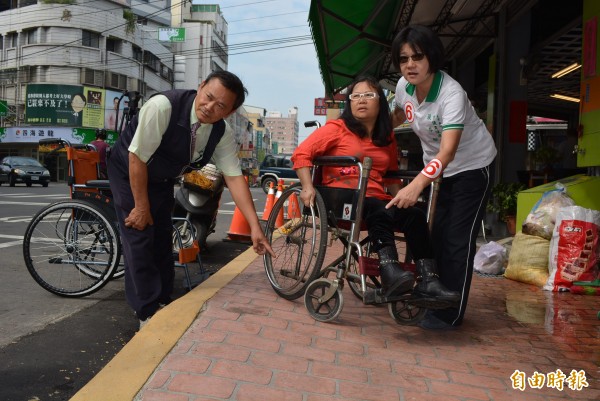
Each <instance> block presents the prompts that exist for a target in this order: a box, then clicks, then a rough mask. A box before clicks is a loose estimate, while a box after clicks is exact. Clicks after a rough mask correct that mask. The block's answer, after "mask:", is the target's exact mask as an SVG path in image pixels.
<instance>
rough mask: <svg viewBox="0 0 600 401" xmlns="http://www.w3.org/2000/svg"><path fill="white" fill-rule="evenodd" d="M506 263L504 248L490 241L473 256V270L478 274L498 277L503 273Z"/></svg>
mask: <svg viewBox="0 0 600 401" xmlns="http://www.w3.org/2000/svg"><path fill="white" fill-rule="evenodd" d="M507 261H508V252H507V251H506V248H504V247H503V246H502V245H500V244H498V243H497V242H494V241H490V242H488V243H487V244H484V245H482V246H481V247H480V248H479V250H478V251H477V253H476V254H475V260H474V264H473V268H474V269H475V271H476V272H479V273H483V274H493V275H499V274H502V273H503V272H504V266H505V265H506V262H507Z"/></svg>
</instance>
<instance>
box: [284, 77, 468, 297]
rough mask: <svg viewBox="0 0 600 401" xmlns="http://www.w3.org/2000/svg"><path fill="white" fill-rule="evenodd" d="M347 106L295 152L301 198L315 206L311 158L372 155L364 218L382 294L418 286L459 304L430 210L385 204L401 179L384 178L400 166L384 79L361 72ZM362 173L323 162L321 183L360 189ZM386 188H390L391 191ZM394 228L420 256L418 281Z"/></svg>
mask: <svg viewBox="0 0 600 401" xmlns="http://www.w3.org/2000/svg"><path fill="white" fill-rule="evenodd" d="M346 105H349V106H350V107H346V108H345V109H344V112H343V113H342V115H341V117H340V118H339V119H337V120H331V121H328V122H327V124H326V125H324V126H323V127H321V128H319V129H317V130H315V131H314V132H313V133H312V134H311V135H310V136H309V137H308V138H307V139H306V140H304V141H303V142H302V143H301V144H300V145H299V146H298V148H296V150H295V151H294V154H293V156H292V161H293V163H294V169H296V172H297V174H298V178H299V179H300V182H301V184H302V191H301V193H300V199H301V201H302V202H303V203H304V205H306V206H311V205H313V203H314V199H315V188H314V186H313V182H312V176H311V171H310V169H311V167H312V166H313V164H312V160H313V159H314V158H315V157H317V156H356V157H357V158H359V159H360V160H363V158H364V157H365V156H368V157H370V158H371V159H372V160H373V166H372V169H371V172H370V175H369V181H368V184H367V193H366V197H365V203H364V213H363V221H364V222H365V223H366V227H367V230H368V233H369V237H370V238H371V244H372V245H371V246H372V249H373V250H374V251H376V252H377V254H378V256H379V270H380V276H381V284H382V288H381V290H380V291H381V294H380V295H381V296H384V297H394V296H399V295H401V294H404V293H407V292H409V291H411V290H412V291H413V296H414V297H423V298H426V299H429V300H431V299H433V300H434V301H442V302H447V303H452V304H453V303H455V302H458V301H459V299H460V295H459V293H458V292H455V291H449V290H448V289H446V288H445V287H444V286H443V285H442V283H441V282H440V281H439V280H438V276H437V269H436V265H435V261H434V259H433V257H434V252H433V249H432V247H431V243H430V240H429V231H428V227H427V221H426V217H425V214H424V213H423V212H422V211H421V210H420V209H418V208H416V207H411V208H406V209H400V208H390V209H386V208H385V206H386V204H387V203H388V202H389V201H390V200H391V199H392V197H393V196H394V195H395V194H396V193H397V192H398V191H399V189H400V185H399V181H398V180H395V181H394V180H390V179H384V175H385V174H386V173H387V172H388V171H396V170H398V147H397V143H396V139H395V137H394V134H393V127H392V120H391V116H390V112H389V108H388V104H387V100H386V98H385V95H384V93H383V89H382V88H381V86H380V85H379V83H378V82H377V81H376V80H375V79H374V78H372V77H361V78H358V79H357V80H356V81H354V82H353V83H352V84H351V85H350V86H349V87H348V94H347V95H346ZM358 180H359V172H358V171H357V168H356V167H331V166H330V167H324V168H323V174H322V184H323V185H326V186H329V187H336V188H356V185H357V182H358ZM386 186H387V190H388V191H389V192H390V193H391V195H390V193H388V192H386ZM394 229H397V230H399V231H401V232H403V233H404V235H405V237H406V242H407V245H408V247H409V249H410V251H411V253H412V255H413V257H414V259H415V261H416V268H417V275H418V277H417V285H416V287H415V288H414V289H413V287H414V283H415V278H414V274H413V273H412V272H410V271H407V270H403V269H402V267H401V265H400V263H399V262H398V251H397V250H396V246H395V241H394Z"/></svg>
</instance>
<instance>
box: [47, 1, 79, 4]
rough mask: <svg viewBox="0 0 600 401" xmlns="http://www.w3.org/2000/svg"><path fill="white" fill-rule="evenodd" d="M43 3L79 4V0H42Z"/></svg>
mask: <svg viewBox="0 0 600 401" xmlns="http://www.w3.org/2000/svg"><path fill="white" fill-rule="evenodd" d="M41 2H42V3H43V4H77V0H41Z"/></svg>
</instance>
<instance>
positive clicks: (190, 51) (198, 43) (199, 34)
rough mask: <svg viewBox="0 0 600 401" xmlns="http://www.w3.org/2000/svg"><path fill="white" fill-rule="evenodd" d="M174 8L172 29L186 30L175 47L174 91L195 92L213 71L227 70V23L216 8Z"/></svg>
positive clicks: (198, 5)
mask: <svg viewBox="0 0 600 401" xmlns="http://www.w3.org/2000/svg"><path fill="white" fill-rule="evenodd" d="M183 3H184V2H176V3H175V4H173V8H172V9H173V13H172V18H171V25H172V26H174V27H181V28H184V29H185V35H186V40H185V42H177V43H174V49H173V51H174V54H175V83H174V87H175V88H176V89H180V88H183V89H189V88H196V87H197V86H198V83H199V82H202V80H203V79H204V78H206V77H207V76H208V74H210V73H211V72H212V71H221V70H227V65H228V53H229V51H228V48H227V32H228V27H227V21H226V20H225V18H224V17H223V14H222V13H221V8H220V6H219V5H218V4H192V5H189V4H185V5H184V4H183Z"/></svg>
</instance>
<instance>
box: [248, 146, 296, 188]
mask: <svg viewBox="0 0 600 401" xmlns="http://www.w3.org/2000/svg"><path fill="white" fill-rule="evenodd" d="M290 157H292V155H267V156H265V159H264V160H263V161H262V163H261V164H260V167H259V170H258V180H259V182H260V186H261V187H262V189H263V191H265V193H268V192H269V186H270V185H271V183H273V186H274V187H276V186H277V183H278V182H279V180H280V179H283V182H284V184H285V185H290V184H293V183H296V182H300V180H299V179H298V175H297V174H296V171H295V170H294V169H293V168H292V166H293V163H292V161H291V160H290Z"/></svg>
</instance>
